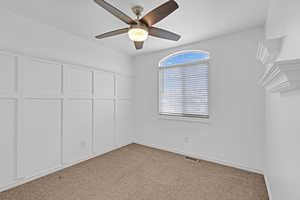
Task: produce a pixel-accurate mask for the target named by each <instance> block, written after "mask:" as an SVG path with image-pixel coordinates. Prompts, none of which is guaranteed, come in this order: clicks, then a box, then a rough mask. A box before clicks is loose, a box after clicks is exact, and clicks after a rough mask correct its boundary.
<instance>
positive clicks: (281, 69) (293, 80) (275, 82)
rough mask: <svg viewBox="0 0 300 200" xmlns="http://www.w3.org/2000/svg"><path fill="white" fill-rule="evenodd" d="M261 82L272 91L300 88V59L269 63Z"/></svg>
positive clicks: (287, 90)
mask: <svg viewBox="0 0 300 200" xmlns="http://www.w3.org/2000/svg"><path fill="white" fill-rule="evenodd" d="M260 82H261V84H262V85H263V86H264V87H265V88H266V90H267V91H270V92H289V91H293V90H298V89H300V59H294V60H283V61H277V62H275V63H274V64H269V66H268V69H267V70H266V72H265V73H264V75H263V77H262V78H261V81H260Z"/></svg>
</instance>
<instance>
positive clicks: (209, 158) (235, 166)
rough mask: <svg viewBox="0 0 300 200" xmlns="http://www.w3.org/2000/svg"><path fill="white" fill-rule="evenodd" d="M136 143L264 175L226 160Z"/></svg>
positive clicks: (256, 170) (258, 170) (261, 172)
mask: <svg viewBox="0 0 300 200" xmlns="http://www.w3.org/2000/svg"><path fill="white" fill-rule="evenodd" d="M135 143H136V144H140V145H144V146H148V147H152V148H155V149H161V150H164V151H169V152H172V153H176V154H180V155H184V156H189V157H193V158H197V159H200V160H205V161H209V162H213V163H217V164H221V165H225V166H228V167H233V168H237V169H241V170H244V171H248V172H253V173H257V174H263V171H262V170H260V169H253V168H250V167H246V166H243V165H240V164H237V163H234V162H231V161H225V160H222V159H217V158H213V157H211V156H205V155H199V154H193V153H186V152H181V151H178V150H176V149H167V148H164V147H161V146H158V145H153V144H145V143H141V142H135Z"/></svg>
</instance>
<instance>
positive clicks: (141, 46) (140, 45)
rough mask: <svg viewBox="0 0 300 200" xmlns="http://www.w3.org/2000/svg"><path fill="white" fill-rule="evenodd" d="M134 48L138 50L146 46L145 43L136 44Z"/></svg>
mask: <svg viewBox="0 0 300 200" xmlns="http://www.w3.org/2000/svg"><path fill="white" fill-rule="evenodd" d="M134 46H135V48H136V49H137V50H139V49H142V48H143V46H144V42H134Z"/></svg>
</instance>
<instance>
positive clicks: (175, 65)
mask: <svg viewBox="0 0 300 200" xmlns="http://www.w3.org/2000/svg"><path fill="white" fill-rule="evenodd" d="M208 68H209V53H207V52H202V51H184V52H179V53H176V54H172V55H170V56H168V57H166V58H164V59H163V60H162V61H161V62H160V63H159V114H161V115H170V116H181V117H198V118H209V113H208V71H209V69H208Z"/></svg>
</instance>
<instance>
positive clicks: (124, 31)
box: [96, 28, 129, 39]
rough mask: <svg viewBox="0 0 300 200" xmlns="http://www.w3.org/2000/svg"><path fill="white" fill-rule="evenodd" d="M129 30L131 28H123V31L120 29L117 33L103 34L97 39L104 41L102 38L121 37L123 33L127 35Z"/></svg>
mask: <svg viewBox="0 0 300 200" xmlns="http://www.w3.org/2000/svg"><path fill="white" fill-rule="evenodd" d="M128 30H129V28H123V29H119V30H115V31H110V32H107V33H103V34H101V35H98V36H96V38H97V39H102V38H107V37H111V36H115V35H120V34H123V33H127V32H128Z"/></svg>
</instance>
